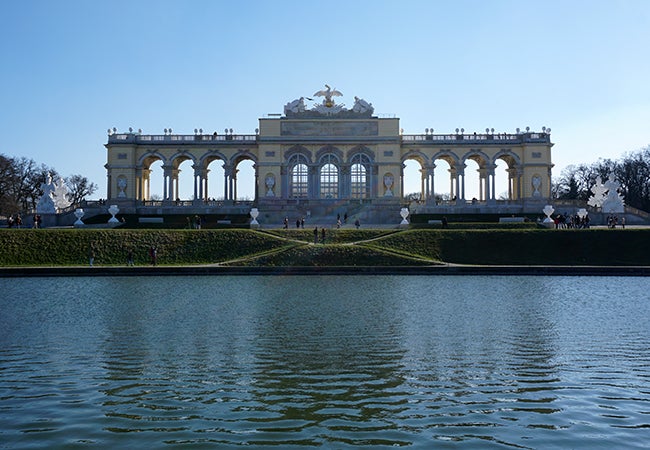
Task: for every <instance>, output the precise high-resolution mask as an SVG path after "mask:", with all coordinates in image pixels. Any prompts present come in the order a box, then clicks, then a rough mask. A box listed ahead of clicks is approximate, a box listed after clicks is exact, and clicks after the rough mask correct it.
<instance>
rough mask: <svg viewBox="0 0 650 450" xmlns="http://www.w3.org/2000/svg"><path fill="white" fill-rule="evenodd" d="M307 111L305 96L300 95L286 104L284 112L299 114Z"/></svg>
mask: <svg viewBox="0 0 650 450" xmlns="http://www.w3.org/2000/svg"><path fill="white" fill-rule="evenodd" d="M303 112H305V97H300V98H298V99H296V100H294V101H292V102H289V103H287V104H286V105H284V114H285V115H287V114H298V113H303Z"/></svg>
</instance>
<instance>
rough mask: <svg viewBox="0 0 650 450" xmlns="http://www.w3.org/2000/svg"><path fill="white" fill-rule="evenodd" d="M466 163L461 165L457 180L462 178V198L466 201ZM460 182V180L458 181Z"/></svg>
mask: <svg viewBox="0 0 650 450" xmlns="http://www.w3.org/2000/svg"><path fill="white" fill-rule="evenodd" d="M465 167H466V166H465V164H463V165H462V166H461V169H460V170H459V171H458V177H457V178H456V179H457V180H460V182H461V183H460V200H461V201H462V202H464V201H465ZM457 182H458V181H457Z"/></svg>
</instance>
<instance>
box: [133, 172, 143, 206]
mask: <svg viewBox="0 0 650 450" xmlns="http://www.w3.org/2000/svg"><path fill="white" fill-rule="evenodd" d="M142 181H143V180H142V169H135V199H136V200H144V198H143V196H142Z"/></svg>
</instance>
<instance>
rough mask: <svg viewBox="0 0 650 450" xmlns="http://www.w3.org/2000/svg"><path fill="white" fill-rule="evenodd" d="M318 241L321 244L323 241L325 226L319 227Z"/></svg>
mask: <svg viewBox="0 0 650 450" xmlns="http://www.w3.org/2000/svg"><path fill="white" fill-rule="evenodd" d="M320 243H321V244H324V243H325V227H323V228H321V229H320Z"/></svg>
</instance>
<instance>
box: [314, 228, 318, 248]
mask: <svg viewBox="0 0 650 450" xmlns="http://www.w3.org/2000/svg"><path fill="white" fill-rule="evenodd" d="M314 244H318V227H314Z"/></svg>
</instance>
